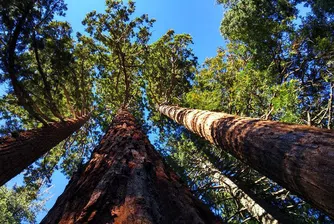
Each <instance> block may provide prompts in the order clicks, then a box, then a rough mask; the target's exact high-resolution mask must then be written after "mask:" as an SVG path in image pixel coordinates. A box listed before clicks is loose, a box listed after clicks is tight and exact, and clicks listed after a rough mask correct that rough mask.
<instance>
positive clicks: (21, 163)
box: [0, 116, 89, 186]
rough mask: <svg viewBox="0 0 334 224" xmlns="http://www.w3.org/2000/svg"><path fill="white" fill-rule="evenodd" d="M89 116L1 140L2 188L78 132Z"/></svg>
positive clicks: (0, 174) (0, 179)
mask: <svg viewBox="0 0 334 224" xmlns="http://www.w3.org/2000/svg"><path fill="white" fill-rule="evenodd" d="M88 119H89V116H84V117H80V118H78V119H75V120H67V121H65V122H58V123H52V124H49V125H47V126H44V127H42V128H38V129H34V130H30V131H24V132H18V133H13V134H12V136H11V137H4V138H0V186H1V185H3V184H5V183H6V182H7V181H9V180H10V179H11V178H13V177H14V176H16V175H18V174H19V173H20V172H21V171H23V170H24V169H25V168H27V167H28V166H29V165H30V164H32V163H33V162H35V161H36V160H37V159H38V158H40V157H41V156H42V155H43V154H44V153H46V152H47V151H49V150H50V149H52V148H53V147H54V146H56V145H57V144H59V143H60V142H61V141H62V140H64V139H66V138H67V137H69V136H70V135H71V134H73V132H75V131H76V130H78V129H79V128H80V127H81V126H82V125H83V124H84V123H85V122H86V121H87V120H88Z"/></svg>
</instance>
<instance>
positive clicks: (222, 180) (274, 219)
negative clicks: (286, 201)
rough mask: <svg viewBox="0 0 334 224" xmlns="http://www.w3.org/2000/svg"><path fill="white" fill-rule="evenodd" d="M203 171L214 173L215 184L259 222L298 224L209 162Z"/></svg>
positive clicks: (267, 223) (204, 165)
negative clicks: (237, 201) (207, 170)
mask: <svg viewBox="0 0 334 224" xmlns="http://www.w3.org/2000/svg"><path fill="white" fill-rule="evenodd" d="M203 169H209V170H210V172H214V175H213V176H214V181H215V183H218V184H219V185H220V186H222V187H223V188H224V191H226V192H229V193H230V194H231V195H232V196H233V197H234V198H236V199H237V200H239V202H240V204H241V205H242V206H243V207H244V208H245V209H247V211H248V212H249V213H250V214H251V215H252V216H253V217H254V218H255V219H256V220H258V221H259V222H261V223H266V224H277V223H287V224H288V223H289V224H290V223H296V220H292V219H291V218H290V217H288V216H287V214H283V213H281V212H280V211H279V210H278V209H277V208H275V207H274V206H272V205H271V204H269V203H267V202H266V201H265V200H263V199H261V198H259V197H258V196H257V195H255V194H254V193H252V192H251V191H250V190H249V189H248V188H247V187H246V186H244V185H242V184H240V183H238V184H236V183H234V182H233V180H231V179H230V178H228V177H227V176H225V175H224V174H223V173H222V172H221V171H219V170H218V169H217V168H215V167H214V166H213V164H212V163H210V162H208V161H207V162H206V163H205V164H203Z"/></svg>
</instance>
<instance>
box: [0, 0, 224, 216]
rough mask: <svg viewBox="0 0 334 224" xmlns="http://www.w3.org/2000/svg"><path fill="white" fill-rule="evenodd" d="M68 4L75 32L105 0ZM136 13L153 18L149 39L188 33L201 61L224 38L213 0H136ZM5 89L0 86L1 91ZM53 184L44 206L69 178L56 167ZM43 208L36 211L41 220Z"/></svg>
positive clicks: (19, 179) (49, 204) (74, 0)
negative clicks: (170, 30) (40, 210)
mask: <svg viewBox="0 0 334 224" xmlns="http://www.w3.org/2000/svg"><path fill="white" fill-rule="evenodd" d="M65 2H66V3H67V4H68V11H67V13H66V17H65V18H62V20H66V21H68V22H69V23H70V24H71V25H72V28H73V31H74V35H75V33H76V32H81V33H82V32H84V27H83V26H82V24H81V21H82V20H83V18H84V17H85V15H86V14H87V13H88V12H90V11H92V10H96V11H98V12H103V11H104V7H105V1H104V0H80V1H78V0H67V1H66V0H65ZM136 6H137V8H136V9H137V10H136V13H135V15H138V16H139V15H141V14H148V15H149V17H150V18H154V19H156V22H155V24H154V26H153V29H152V38H151V41H152V42H153V41H156V40H157V39H158V38H159V37H160V36H162V35H163V34H164V33H166V32H167V31H168V30H169V29H173V30H175V32H176V33H188V34H190V35H191V36H192V37H193V41H194V45H193V49H194V53H195V55H196V56H197V57H198V59H199V63H200V64H201V63H202V62H203V61H204V60H205V58H207V57H213V56H215V54H216V49H217V47H220V46H224V40H223V38H222V37H221V35H220V33H219V26H220V21H221V19H222V16H223V8H222V7H221V6H220V5H217V4H216V3H215V0H209V1H207V0H206V1H204V0H169V1H162V0H138V1H136ZM4 89H5V87H4V86H0V94H1V92H3V90H4ZM52 180H53V185H54V187H53V188H52V189H50V195H51V196H52V197H51V199H50V200H49V201H48V202H47V204H46V208H47V209H50V208H51V207H52V206H53V204H54V203H55V201H56V199H57V197H58V196H59V195H60V194H61V193H62V192H63V191H64V188H65V186H66V184H67V182H68V180H67V179H66V178H65V177H64V176H63V175H62V174H61V173H60V172H58V171H56V172H55V174H54V175H53V177H52ZM16 182H17V183H21V182H22V175H19V176H18V177H16V178H14V179H13V180H11V181H10V182H9V183H8V184H7V186H12V185H13V184H14V183H16ZM45 215H46V212H42V213H40V214H39V215H38V220H37V221H40V220H41V219H42V218H43V217H44V216H45Z"/></svg>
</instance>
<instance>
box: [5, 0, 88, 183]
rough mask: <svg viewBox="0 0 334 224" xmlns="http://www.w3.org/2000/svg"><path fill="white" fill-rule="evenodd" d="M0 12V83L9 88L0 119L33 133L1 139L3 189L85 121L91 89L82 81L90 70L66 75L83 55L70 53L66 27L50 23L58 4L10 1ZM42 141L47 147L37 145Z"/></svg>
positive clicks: (61, 10)
mask: <svg viewBox="0 0 334 224" xmlns="http://www.w3.org/2000/svg"><path fill="white" fill-rule="evenodd" d="M1 6H2V7H1V12H0V19H1V23H2V26H1V28H0V30H1V32H2V33H3V35H2V36H1V42H2V43H3V45H1V49H0V55H1V61H0V66H1V72H2V74H1V81H7V80H9V81H10V84H11V85H10V87H11V88H10V90H9V92H8V94H7V95H6V96H5V97H3V99H2V102H1V104H2V105H3V108H2V109H1V113H2V114H10V115H13V116H15V115H16V116H17V117H19V118H20V124H21V128H22V129H25V130H27V129H32V130H30V131H29V130H28V131H23V130H20V131H19V130H18V129H16V130H12V132H13V134H12V137H5V138H2V139H1V146H0V147H1V156H0V157H1V161H6V163H5V162H3V163H2V166H1V170H0V172H1V184H3V183H4V182H6V181H8V180H9V179H8V178H11V177H13V176H15V175H16V174H18V173H19V172H21V171H22V170H23V169H24V168H26V167H27V166H29V165H30V164H31V163H33V162H35V161H36V160H37V159H38V158H40V157H41V156H42V155H43V154H44V153H46V152H47V151H49V150H50V149H51V148H53V147H54V146H56V145H57V144H58V143H60V142H61V141H62V140H64V139H66V138H67V137H69V136H71V135H72V134H73V133H74V132H75V131H76V130H78V129H79V128H80V127H81V126H82V125H83V124H84V123H85V122H86V121H87V120H88V118H89V115H88V111H89V110H90V105H91V99H89V97H88V96H87V94H89V91H90V88H91V87H92V86H91V80H90V79H89V78H87V76H89V75H90V73H91V72H92V71H91V69H92V66H90V68H89V69H86V68H85V66H81V67H80V68H81V69H80V71H81V72H80V73H79V72H78V73H79V74H80V76H79V75H77V74H73V72H72V73H70V71H71V70H73V67H78V66H79V64H80V61H81V62H82V60H84V59H83V55H84V54H83V53H80V52H82V51H81V50H80V44H79V45H78V47H76V48H75V47H74V44H73V40H72V38H71V27H70V26H69V24H67V23H66V22H57V21H54V20H53V17H54V15H56V14H58V15H63V14H64V10H65V9H66V5H65V4H64V2H63V1H42V2H40V1H30V0H28V1H12V2H1ZM73 79H74V80H73ZM78 79H80V80H82V81H80V82H76V81H75V80H78ZM83 81H87V82H86V83H83ZM72 86H76V89H75V91H72V89H71V88H72ZM80 90H81V91H80ZM64 95H65V96H66V103H65V101H64V99H63V98H64V97H63V96H64ZM81 97H84V98H85V100H83V99H81ZM13 101H14V102H15V101H16V104H17V106H13V105H12V104H13ZM76 101H79V102H81V103H79V104H78V103H77V104H75V103H74V102H76ZM22 109H24V110H22ZM71 117H72V118H73V119H71ZM76 118H77V119H76ZM57 120H58V121H60V122H59V123H57V122H56V121H57ZM50 122H52V123H50ZM41 124H43V125H44V127H42V128H41ZM50 133H51V134H52V135H51V136H49V135H50ZM47 136H49V137H48V138H49V141H48V142H47V143H46V144H41V142H44V141H45V138H46V137H47ZM28 143H29V144H28ZM19 155H21V156H22V155H24V157H21V156H19ZM9 159H10V160H9Z"/></svg>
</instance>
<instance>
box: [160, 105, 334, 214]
mask: <svg viewBox="0 0 334 224" xmlns="http://www.w3.org/2000/svg"><path fill="white" fill-rule="evenodd" d="M159 111H160V112H161V113H162V114H165V115H166V116H168V117H169V118H171V119H173V120H174V121H176V122H178V123H179V124H182V125H184V126H185V127H186V128H187V129H189V130H190V131H192V132H194V133H196V134H198V135H200V136H201V137H204V138H205V139H207V140H208V141H209V142H211V143H213V144H216V145H218V146H219V147H220V148H221V149H222V150H227V151H229V152H230V153H232V154H233V155H234V156H235V157H237V158H238V159H240V160H242V161H244V162H245V163H247V164H249V165H250V166H251V167H253V168H255V169H257V170H258V171H259V172H261V173H262V174H264V175H266V176H268V177H270V178H271V179H273V180H274V181H276V182H278V183H279V184H281V185H282V186H284V187H286V188H287V189H290V190H291V191H292V192H294V193H296V194H297V195H300V196H301V197H302V198H304V199H305V200H307V201H310V202H311V203H312V204H314V205H315V206H317V207H318V208H320V209H322V210H323V211H325V212H327V213H328V214H329V215H330V216H331V217H333V215H334V210H333V203H332V200H331V199H330V196H331V195H332V194H333V189H334V188H333V184H332V183H334V181H331V178H332V173H331V172H332V170H333V168H334V164H333V158H332V154H333V153H332V150H333V149H332V145H333V139H334V138H333V136H334V133H333V131H327V130H323V129H318V128H311V127H307V126H299V125H288V124H284V123H279V122H272V121H261V120H260V119H251V118H243V117H238V116H234V115H230V114H224V113H215V112H209V111H202V110H195V109H187V108H180V107H175V106H166V105H162V106H160V107H159Z"/></svg>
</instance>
